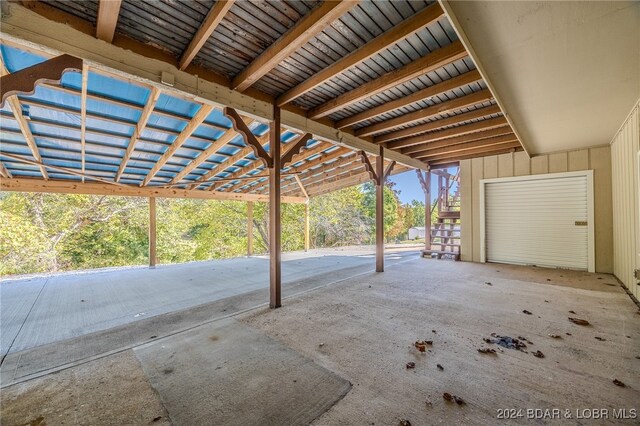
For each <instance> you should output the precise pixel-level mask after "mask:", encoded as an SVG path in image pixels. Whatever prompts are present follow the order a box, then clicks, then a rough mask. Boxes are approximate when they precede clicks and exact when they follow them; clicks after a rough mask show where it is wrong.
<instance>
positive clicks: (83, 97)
mask: <svg viewBox="0 0 640 426" xmlns="http://www.w3.org/2000/svg"><path fill="white" fill-rule="evenodd" d="M88 84H89V66H88V65H87V64H82V88H81V94H80V156H81V158H82V174H84V167H85V161H86V156H85V148H86V147H85V145H86V143H85V142H86V140H85V137H86V129H87V85H88ZM82 181H83V182H84V176H82Z"/></svg>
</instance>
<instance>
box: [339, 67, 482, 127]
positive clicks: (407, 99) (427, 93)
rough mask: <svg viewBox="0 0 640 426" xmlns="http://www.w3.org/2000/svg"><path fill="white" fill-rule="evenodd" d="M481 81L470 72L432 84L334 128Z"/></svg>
mask: <svg viewBox="0 0 640 426" xmlns="http://www.w3.org/2000/svg"><path fill="white" fill-rule="evenodd" d="M481 79H482V76H481V75H480V73H479V72H478V71H477V70H472V71H469V72H466V73H464V74H461V75H459V76H457V77H453V78H450V79H448V80H445V81H442V82H440V83H437V84H434V85H433V86H429V87H427V88H424V89H422V90H418V91H417V92H415V93H411V94H410V95H408V96H402V97H400V98H399V99H396V100H395V101H391V102H387V103H384V104H382V105H378V106H377V107H374V108H370V109H367V110H365V111H362V112H361V113H358V114H354V115H352V116H350V117H347V118H344V119H342V120H340V121H338V123H337V124H336V127H338V128H339V129H342V128H345V127H348V126H353V125H355V124H358V123H361V122H363V121H366V120H370V119H372V118H375V117H377V116H379V115H382V114H386V113H388V112H391V111H395V110H397V109H400V108H404V107H406V106H409V105H411V104H414V103H416V102H420V101H424V100H428V99H430V98H432V97H434V96H438V95H442V94H443V93H445V92H448V91H450V90H453V89H457V88H458V87H462V86H464V85H467V84H471V83H474V82H476V81H479V80H481Z"/></svg>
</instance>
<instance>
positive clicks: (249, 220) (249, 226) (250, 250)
mask: <svg viewBox="0 0 640 426" xmlns="http://www.w3.org/2000/svg"><path fill="white" fill-rule="evenodd" d="M247 256H253V201H249V202H247Z"/></svg>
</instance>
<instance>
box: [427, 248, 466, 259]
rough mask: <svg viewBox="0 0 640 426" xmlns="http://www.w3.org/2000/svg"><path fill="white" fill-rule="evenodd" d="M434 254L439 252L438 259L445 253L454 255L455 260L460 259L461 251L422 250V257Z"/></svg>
mask: <svg viewBox="0 0 640 426" xmlns="http://www.w3.org/2000/svg"><path fill="white" fill-rule="evenodd" d="M432 254H437V255H438V259H440V257H441V256H443V255H449V256H453V258H454V259H455V260H460V253H458V252H454V251H447V250H422V257H431V255H432Z"/></svg>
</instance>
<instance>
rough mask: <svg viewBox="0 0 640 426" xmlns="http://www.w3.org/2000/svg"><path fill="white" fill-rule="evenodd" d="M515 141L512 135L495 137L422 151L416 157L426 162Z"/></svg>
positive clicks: (515, 138) (516, 139)
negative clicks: (446, 155) (452, 154)
mask: <svg viewBox="0 0 640 426" xmlns="http://www.w3.org/2000/svg"><path fill="white" fill-rule="evenodd" d="M517 141H518V138H517V137H516V135H514V134H513V133H510V134H508V135H502V136H496V137H495V138H488V139H480V140H477V141H473V142H467V143H461V144H457V145H451V146H445V147H442V148H436V149H432V150H429V151H422V152H419V153H416V157H417V158H426V159H427V160H428V159H429V158H431V157H437V156H438V155H442V154H449V153H454V152H464V151H468V150H470V149H473V148H484V147H491V146H493V145H501V144H504V143H512V142H517ZM463 155H464V154H463Z"/></svg>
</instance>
